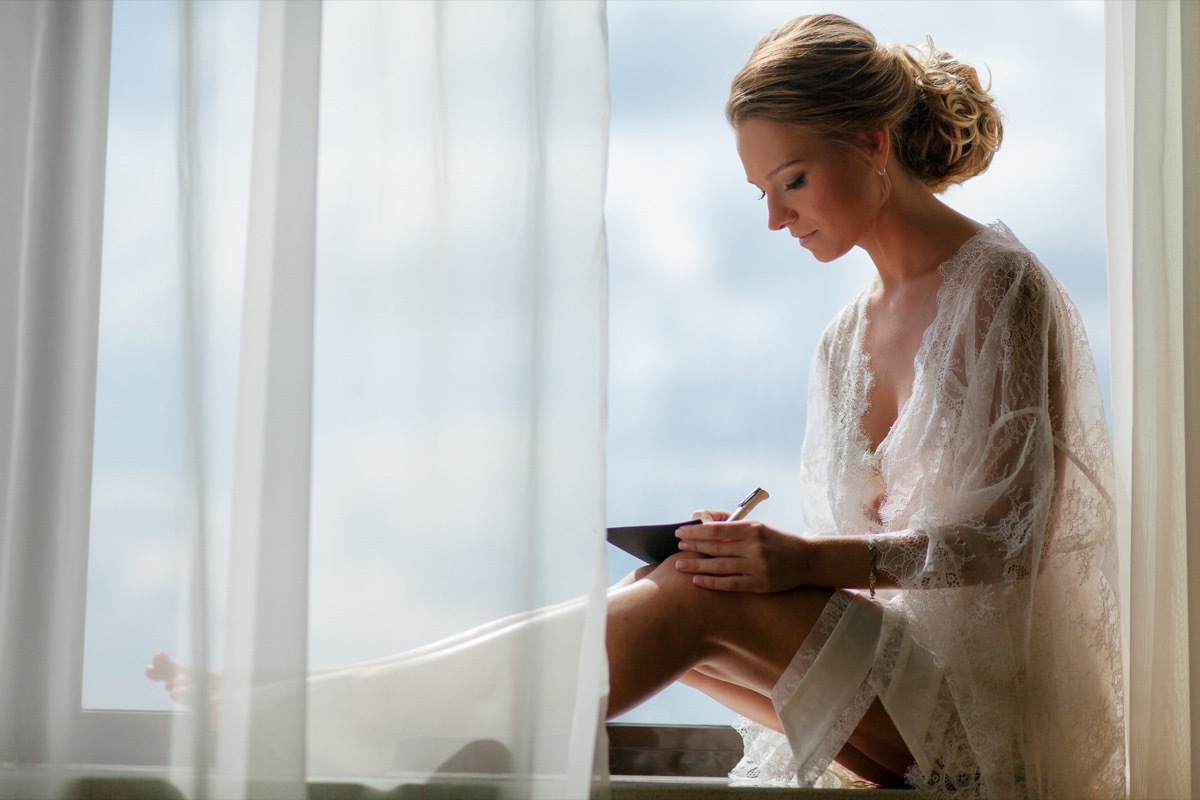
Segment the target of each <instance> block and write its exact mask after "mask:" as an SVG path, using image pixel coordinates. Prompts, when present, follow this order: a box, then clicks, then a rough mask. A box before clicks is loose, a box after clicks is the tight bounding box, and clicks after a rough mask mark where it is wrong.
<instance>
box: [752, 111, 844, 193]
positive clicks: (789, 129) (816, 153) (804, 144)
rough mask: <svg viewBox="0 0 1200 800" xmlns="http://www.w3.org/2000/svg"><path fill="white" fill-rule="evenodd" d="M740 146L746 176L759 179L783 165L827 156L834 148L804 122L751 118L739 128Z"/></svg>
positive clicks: (755, 179) (827, 140)
mask: <svg viewBox="0 0 1200 800" xmlns="http://www.w3.org/2000/svg"><path fill="white" fill-rule="evenodd" d="M737 149H738V155H739V156H741V159H742V165H743V166H744V167H745V168H746V177H747V178H749V179H750V180H751V181H758V180H765V179H766V178H767V177H768V176H769V175H770V174H771V173H772V172H773V171H774V170H776V169H777V168H779V167H780V166H782V165H785V164H788V163H792V162H796V161H812V160H816V159H821V158H826V157H828V156H829V155H830V154H831V151H832V150H833V149H834V148H833V145H832V144H831V143H830V141H829V139H828V138H826V137H824V136H821V135H820V134H816V133H813V132H812V131H810V130H808V129H807V128H805V127H803V126H801V125H795V124H789V123H784V122H774V121H772V120H766V119H755V118H751V119H748V120H745V121H744V122H742V124H741V125H739V126H738V128H737Z"/></svg>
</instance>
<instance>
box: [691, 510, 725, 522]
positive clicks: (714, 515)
mask: <svg viewBox="0 0 1200 800" xmlns="http://www.w3.org/2000/svg"><path fill="white" fill-rule="evenodd" d="M692 519H698V520H702V521H704V522H723V521H725V520H727V519H729V514H728V513H727V512H725V511H713V510H712V509H710V508H700V509H697V510H695V511H693V512H692Z"/></svg>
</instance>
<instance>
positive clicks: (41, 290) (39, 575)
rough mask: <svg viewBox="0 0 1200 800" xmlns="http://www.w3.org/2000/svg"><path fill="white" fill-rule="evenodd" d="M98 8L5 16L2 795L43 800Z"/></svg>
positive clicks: (62, 576) (100, 110) (101, 76)
mask: <svg viewBox="0 0 1200 800" xmlns="http://www.w3.org/2000/svg"><path fill="white" fill-rule="evenodd" d="M111 20H112V7H111V5H110V4H109V3H106V2H97V3H86V4H81V5H79V6H76V5H73V4H58V3H3V4H0V53H3V60H4V68H3V69H0V120H3V124H0V420H2V421H0V764H2V763H3V762H15V763H17V764H26V765H32V764H45V765H49V766H50V767H51V769H50V770H48V771H40V772H34V773H31V774H32V775H33V776H35V777H33V778H29V780H31V781H32V783H25V782H23V781H24V780H25V778H23V777H22V773H21V772H20V771H19V770H18V771H14V770H12V769H3V768H0V795H3V796H9V797H11V796H29V795H36V796H49V795H53V794H54V793H55V792H56V791H57V781H58V780H59V779H60V778H61V777H62V772H61V768H62V767H64V766H65V765H66V763H67V762H68V760H69V758H70V748H71V744H72V741H71V739H72V735H73V732H74V724H75V721H76V718H77V715H78V708H79V699H80V688H79V679H80V670H81V666H82V656H83V618H84V607H83V595H82V591H81V590H82V587H83V586H84V585H85V583H86V574H87V542H88V538H87V537H88V514H89V501H90V482H91V444H92V415H93V404H94V399H95V377H96V374H95V363H96V328H97V320H98V313H99V311H98V310H99V279H100V241H101V222H102V209H103V201H104V174H105V160H104V154H105V134H106V130H107V127H106V125H107V112H108V64H109V31H110V27H111Z"/></svg>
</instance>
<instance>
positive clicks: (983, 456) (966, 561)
mask: <svg viewBox="0 0 1200 800" xmlns="http://www.w3.org/2000/svg"><path fill="white" fill-rule="evenodd" d="M1005 255H1006V257H1005V258H1004V259H1003V261H1001V263H998V264H996V265H994V266H993V267H992V268H991V269H987V270H984V271H981V272H979V273H978V274H977V275H976V276H972V277H973V280H972V279H971V278H968V279H965V280H962V279H960V281H961V283H955V282H954V281H955V278H954V277H948V278H947V284H948V285H946V286H944V287H943V289H944V291H945V292H946V293H948V294H949V295H950V296H949V297H945V298H940V300H939V302H943V301H945V302H955V301H956V298H955V295H956V294H957V295H958V298H957V302H956V304H955V307H954V313H950V314H946V315H944V317H943V315H939V320H938V321H937V322H935V325H939V326H940V329H938V330H935V331H933V336H932V337H931V338H930V341H929V343H928V344H929V347H930V350H931V352H930V353H929V358H928V360H927V365H926V368H925V369H924V370H922V371H921V373H920V375H919V380H920V385H917V386H914V392H913V397H912V400H910V402H916V403H918V404H920V405H921V406H923V408H921V409H920V410H921V411H922V412H923V414H922V417H923V419H924V421H925V423H926V424H925V426H924V430H923V431H922V436H921V438H920V440H916V439H914V438H913V437H910V441H909V444H908V446H911V447H913V448H914V449H915V450H916V452H914V453H912V454H911V455H912V456H913V457H914V459H915V460H916V461H920V462H921V473H922V474H921V478H920V481H919V482H918V483H917V484H916V485H915V487H914V496H912V497H910V498H908V499H909V505H910V508H911V509H912V514H911V516H909V518H908V525H907V528H906V529H905V530H901V531H898V532H892V533H882V534H876V535H874V536H873V537H872V538H873V539H874V540H875V543H876V545H877V547H878V548H879V554H880V558H879V569H880V571H881V572H882V573H885V574H888V575H890V576H892V577H893V578H894V579H895V580H896V581H897V582H898V583H899V585H900V586H901V587H903V588H937V587H953V586H965V585H975V584H981V583H1004V582H1009V581H1013V580H1021V579H1024V578H1026V577H1028V576H1029V575H1030V574H1032V572H1033V571H1034V570H1036V569H1037V564H1038V560H1039V557H1040V555H1041V553H1042V551H1043V548H1044V547H1045V545H1046V541H1047V530H1048V526H1047V522H1048V520H1049V519H1050V515H1051V509H1052V503H1053V502H1054V495H1055V491H1054V489H1055V486H1056V483H1057V482H1058V481H1057V478H1056V476H1057V475H1059V473H1060V467H1061V458H1062V456H1061V454H1059V453H1057V452H1056V448H1055V443H1056V441H1061V437H1060V436H1059V435H1058V432H1059V429H1061V427H1062V414H1063V410H1062V408H1061V406H1062V403H1063V396H1064V384H1063V376H1062V375H1061V373H1060V372H1059V371H1058V370H1057V369H1056V365H1059V364H1060V363H1061V356H1062V353H1063V351H1064V346H1063V344H1062V343H1061V342H1060V334H1061V332H1062V330H1063V328H1062V325H1061V324H1060V323H1059V321H1058V319H1059V316H1060V312H1061V308H1060V299H1059V296H1058V292H1057V291H1056V287H1055V285H1053V283H1052V281H1053V279H1052V278H1050V277H1049V275H1048V273H1046V272H1044V270H1043V269H1041V268H1040V265H1038V264H1037V263H1036V262H1035V261H1034V260H1033V259H1032V257H1029V256H1025V257H1020V256H1018V255H1014V254H1005ZM909 455H910V454H908V453H903V452H901V453H900V454H899V456H898V457H899V458H906V457H908V456H909Z"/></svg>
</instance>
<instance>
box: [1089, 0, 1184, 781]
mask: <svg viewBox="0 0 1200 800" xmlns="http://www.w3.org/2000/svg"><path fill="white" fill-rule="evenodd" d="M1105 13H1106V29H1107V31H1106V37H1107V41H1106V47H1107V50H1108V53H1107V55H1108V64H1109V68H1108V73H1107V75H1106V82H1107V90H1106V91H1107V111H1106V114H1107V127H1108V130H1107V135H1108V140H1107V149H1108V180H1109V186H1108V246H1109V247H1108V253H1109V295H1110V300H1109V303H1110V308H1111V317H1112V342H1113V347H1112V385H1113V438H1114V454H1115V457H1116V462H1117V475H1118V481H1119V484H1120V503H1119V506H1118V508H1119V518H1120V524H1121V538H1122V544H1123V550H1124V552H1123V554H1122V555H1123V556H1125V557H1124V558H1123V561H1122V571H1123V575H1122V578H1123V580H1122V584H1123V589H1124V591H1123V592H1122V603H1123V609H1122V612H1123V613H1122V617H1123V619H1124V621H1125V622H1124V624H1125V629H1126V633H1125V635H1126V639H1127V643H1128V648H1127V653H1128V655H1127V658H1128V668H1127V670H1126V681H1127V684H1128V686H1127V691H1126V697H1127V698H1128V709H1127V715H1128V736H1129V771H1130V794H1131V796H1132V797H1195V796H1198V795H1200V756H1198V752H1200V751H1198V749H1197V744H1200V599H1198V595H1197V594H1196V592H1195V591H1193V590H1192V587H1194V586H1195V585H1196V583H1197V581H1200V546H1198V543H1200V416H1198V415H1197V413H1196V409H1197V408H1200V274H1198V272H1197V270H1198V266H1200V265H1198V262H1197V258H1198V256H1200V226H1197V224H1196V221H1197V220H1200V205H1198V203H1197V186H1198V185H1200V159H1198V157H1197V153H1196V143H1197V142H1198V141H1200V116H1198V109H1200V79H1198V78H1197V75H1198V74H1200V14H1198V13H1197V9H1196V7H1195V4H1194V3H1189V2H1178V1H1177V0H1172V1H1171V2H1141V3H1133V2H1122V3H1110V4H1107V5H1106V7H1105Z"/></svg>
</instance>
